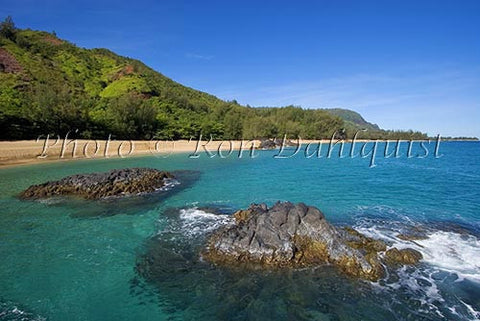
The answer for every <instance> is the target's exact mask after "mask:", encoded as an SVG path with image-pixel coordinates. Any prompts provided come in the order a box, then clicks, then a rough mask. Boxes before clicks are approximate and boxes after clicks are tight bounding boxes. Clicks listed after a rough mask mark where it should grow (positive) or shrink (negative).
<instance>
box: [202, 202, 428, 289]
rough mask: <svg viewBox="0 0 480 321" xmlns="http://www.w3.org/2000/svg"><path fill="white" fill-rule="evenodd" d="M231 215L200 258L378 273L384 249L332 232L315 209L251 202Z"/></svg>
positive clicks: (359, 236)
mask: <svg viewBox="0 0 480 321" xmlns="http://www.w3.org/2000/svg"><path fill="white" fill-rule="evenodd" d="M234 217H235V220H236V224H235V225H233V226H227V227H223V228H220V229H219V230H217V231H216V232H215V233H214V234H213V235H212V236H211V237H210V239H209V242H208V245H207V248H206V250H205V252H204V253H203V256H204V258H206V259H207V260H209V261H212V262H214V263H219V264H236V263H238V262H244V263H256V264H260V265H266V266H280V267H304V266H315V265H320V264H333V265H335V266H337V267H339V268H340V269H341V270H342V271H344V272H345V273H347V274H349V275H353V276H356V277H360V278H365V279H370V280H376V279H378V278H380V277H381V276H382V275H383V273H384V270H383V267H382V264H381V261H380V255H379V252H384V251H385V250H386V244H385V243H384V242H382V241H380V240H374V239H371V238H369V237H366V236H364V235H363V234H360V233H359V232H357V231H355V230H353V229H337V228H336V227H334V226H332V225H331V224H329V223H328V222H327V221H326V219H325V217H324V215H323V213H322V212H320V210H318V209H317V208H315V207H312V206H307V205H305V204H303V203H299V204H296V205H294V204H292V203H290V202H284V203H280V202H278V203H276V204H275V205H274V206H273V207H271V208H267V206H266V205H265V204H260V205H257V204H253V205H251V206H250V207H249V208H248V209H247V210H240V211H238V212H236V213H235V214H234ZM403 254H405V255H406V253H402V255H403ZM418 254H419V253H418ZM402 255H401V256H402ZM402 257H403V256H402ZM409 258H410V256H409ZM420 258H421V254H420ZM400 261H401V263H402V264H403V263H405V264H411V263H415V262H416V261H418V260H416V261H415V262H414V260H413V259H412V260H410V259H405V260H403V259H401V260H399V262H400Z"/></svg>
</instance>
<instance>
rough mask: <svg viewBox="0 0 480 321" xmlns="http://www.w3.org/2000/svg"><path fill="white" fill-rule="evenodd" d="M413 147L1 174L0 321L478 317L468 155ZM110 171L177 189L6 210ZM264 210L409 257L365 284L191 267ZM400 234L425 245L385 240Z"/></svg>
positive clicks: (479, 232)
mask: <svg viewBox="0 0 480 321" xmlns="http://www.w3.org/2000/svg"><path fill="white" fill-rule="evenodd" d="M348 147H349V145H347V147H346V149H347V151H346V154H348V152H349V150H348ZM428 147H429V149H430V154H429V155H428V157H426V158H417V157H412V158H407V157H406V156H405V153H406V152H407V150H406V149H407V146H406V145H404V146H402V148H401V152H402V153H403V156H402V157H400V158H389V159H383V158H382V155H381V154H382V153H383V151H379V152H378V155H377V158H376V164H377V166H376V167H373V168H370V167H369V163H370V159H369V158H360V157H356V158H353V159H352V158H350V157H345V158H339V157H338V156H336V153H334V155H333V156H332V157H331V158H330V159H327V158H325V157H323V158H317V157H312V158H305V157H304V155H303V150H302V151H301V152H300V153H299V154H298V155H296V156H295V157H291V158H287V159H275V158H273V156H274V155H275V154H277V153H278V151H259V152H257V153H258V155H259V156H258V157H256V158H254V159H252V158H250V157H247V154H245V155H244V157H243V158H240V159H239V158H238V157H235V154H234V155H231V156H230V157H228V158H224V159H223V158H220V157H218V156H217V157H213V158H209V157H207V155H205V154H201V155H200V157H199V158H197V159H190V158H189V157H188V154H176V155H172V156H170V157H168V158H161V157H154V156H145V157H135V158H124V159H119V158H116V159H98V160H78V161H75V162H71V161H68V162H56V163H45V164H38V165H32V166H20V167H12V168H5V169H1V170H0V320H62V321H63V320H479V319H480V238H479V237H480V143H478V142H443V143H442V144H441V148H440V153H441V154H443V156H442V157H441V158H435V157H434V155H433V144H431V145H429V146H428ZM380 150H381V149H380ZM287 152H288V153H291V152H292V151H291V150H289V151H287ZM288 153H287V154H288ZM417 154H422V150H421V149H420V147H419V146H414V148H413V151H412V155H417ZM125 167H154V168H158V169H163V170H169V171H177V173H178V178H179V181H180V185H178V186H176V187H175V188H174V189H173V190H171V191H168V192H160V193H158V194H154V195H150V196H141V197H134V198H131V199H127V200H107V201H100V202H93V201H80V200H68V199H67V200H65V199H56V200H48V201H22V200H19V199H18V198H17V195H18V193H19V192H20V191H22V190H23V189H25V188H27V187H28V186H29V185H31V184H36V183H41V182H44V181H47V180H53V179H59V178H61V177H64V176H66V175H71V174H76V173H88V172H98V171H106V170H109V169H113V168H125ZM277 200H288V201H292V202H304V203H306V204H309V205H314V206H317V207H319V208H320V209H321V210H322V211H323V212H324V213H325V215H326V217H327V219H329V220H330V221H331V222H333V223H334V224H337V225H344V224H348V225H353V226H354V227H355V228H357V229H359V230H360V231H361V232H363V233H366V234H368V235H371V236H374V237H379V238H382V239H385V240H386V241H388V242H389V244H391V245H395V246H399V247H407V246H408V247H414V248H416V249H418V250H419V251H421V252H422V253H423V256H424V259H423V261H422V262H421V264H420V266H418V267H410V268H400V269H399V270H397V271H395V273H392V274H391V275H388V276H387V277H386V278H385V279H383V280H381V281H379V282H376V283H371V282H365V281H358V280H353V279H350V278H348V277H345V276H342V275H340V274H338V273H337V271H335V269H333V268H331V267H322V268H318V269H307V270H300V271H242V270H235V269H225V268H219V267H214V266H211V265H209V264H207V263H205V262H203V261H202V260H201V258H199V255H198V253H199V251H200V249H201V246H202V244H203V242H204V240H205V236H206V235H208V232H209V231H212V230H213V229H215V228H216V227H218V226H220V225H221V224H228V223H229V222H230V221H231V217H230V214H231V213H232V212H233V211H234V210H236V209H239V208H244V207H247V206H248V205H249V204H250V203H254V202H257V203H258V202H265V203H267V204H268V205H272V204H273V203H274V202H276V201H277ZM411 230H421V231H423V232H425V233H427V235H428V238H427V239H426V240H421V241H416V243H415V244H414V243H411V242H407V241H402V240H400V239H398V238H397V237H396V235H397V234H398V233H400V232H404V231H411Z"/></svg>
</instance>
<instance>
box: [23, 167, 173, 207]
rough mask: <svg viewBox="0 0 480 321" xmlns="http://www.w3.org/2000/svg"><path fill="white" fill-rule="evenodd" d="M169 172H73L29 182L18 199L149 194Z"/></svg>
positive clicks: (133, 169)
mask: <svg viewBox="0 0 480 321" xmlns="http://www.w3.org/2000/svg"><path fill="white" fill-rule="evenodd" d="M172 178H173V175H172V174H170V173H168V172H163V171H159V170H156V169H152V168H126V169H114V170H111V171H109V172H105V173H92V174H77V175H72V176H67V177H64V178H62V179H60V180H58V181H51V182H46V183H43V184H39V185H32V186H30V187H29V188H27V189H26V190H25V191H23V192H22V193H21V194H20V198H24V199H38V198H48V197H52V196H59V195H75V196H80V197H83V198H87V199H100V198H105V197H110V196H120V195H135V194H140V193H150V192H153V191H155V190H156V189H158V188H161V187H163V186H164V185H165V184H166V183H167V182H168V181H169V179H172Z"/></svg>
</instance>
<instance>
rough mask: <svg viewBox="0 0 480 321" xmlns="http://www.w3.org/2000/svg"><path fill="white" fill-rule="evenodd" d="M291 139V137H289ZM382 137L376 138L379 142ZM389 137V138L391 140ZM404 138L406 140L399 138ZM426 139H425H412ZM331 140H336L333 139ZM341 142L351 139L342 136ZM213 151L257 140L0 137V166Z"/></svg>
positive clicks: (245, 146)
mask: <svg viewBox="0 0 480 321" xmlns="http://www.w3.org/2000/svg"><path fill="white" fill-rule="evenodd" d="M292 141H293V142H295V140H292ZM383 141H384V140H380V142H383ZM392 141H393V140H392ZM403 141H406V140H402V142H403ZM415 141H427V140H415ZM442 141H443V142H450V141H459V142H462V141H463V142H478V140H462V139H459V140H449V139H445V140H442ZM320 142H321V143H322V144H329V143H330V142H331V140H330V139H321V140H301V144H302V145H305V144H309V143H312V144H313V143H320ZM334 142H337V140H335V141H334ZM344 142H345V143H351V142H352V140H351V139H346V140H345V141H344ZM356 142H358V143H368V142H375V140H369V139H357V140H356ZM205 144H206V146H205V148H206V150H207V151H211V152H213V153H218V152H221V153H223V154H224V155H228V153H231V152H233V151H239V150H242V151H243V153H248V152H250V149H251V147H252V144H253V146H254V147H255V148H258V146H259V145H260V140H244V141H240V140H232V141H227V140H225V141H206V140H202V141H201V142H199V141H198V140H192V141H188V140H176V141H149V140H85V139H78V140H69V141H64V140H39V141H36V140H21V141H0V168H7V167H16V166H25V165H34V164H46V163H52V162H64V161H74V160H88V159H111V158H127V157H134V156H148V155H152V156H159V157H162V156H163V157H165V156H167V155H171V154H178V153H192V154H193V153H195V152H196V151H197V153H198V154H203V153H207V152H206V151H205V149H204V147H203V145H205Z"/></svg>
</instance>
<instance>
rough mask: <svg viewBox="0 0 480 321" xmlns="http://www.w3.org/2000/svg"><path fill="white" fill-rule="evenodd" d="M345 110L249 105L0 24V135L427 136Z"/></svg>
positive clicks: (141, 66)
mask: <svg viewBox="0 0 480 321" xmlns="http://www.w3.org/2000/svg"><path fill="white" fill-rule="evenodd" d="M352 113H353V114H355V115H358V114H356V113H354V112H351V111H348V110H324V109H316V110H314V109H308V110H306V109H302V108H300V107H293V106H289V107H282V108H252V107H245V106H241V105H239V104H238V103H237V102H236V101H223V100H221V99H218V98H217V97H215V96H212V95H210V94H207V93H204V92H200V91H198V90H194V89H192V88H189V87H186V86H183V85H181V84H179V83H177V82H175V81H173V80H171V79H169V78H167V77H165V76H164V75H162V74H161V73H159V72H157V71H155V70H153V69H151V68H149V67H148V66H146V65H145V64H143V63H142V62H140V61H138V60H135V59H131V58H126V57H121V56H119V55H116V54H115V53H113V52H111V51H109V50H107V49H84V48H79V47H77V46H75V45H74V44H72V43H69V42H68V41H65V40H62V39H59V38H58V37H57V36H56V35H55V34H54V33H48V32H43V31H33V30H29V29H26V30H22V29H17V28H15V25H14V23H13V21H12V20H11V19H10V18H7V19H6V20H5V21H4V22H3V23H2V24H1V27H0V126H1V128H2V131H1V136H0V138H1V139H32V138H36V137H37V136H38V135H41V134H43V135H45V134H60V135H65V133H67V132H68V131H74V130H77V129H78V132H76V134H75V135H76V137H79V138H106V137H107V135H109V134H112V137H113V138H128V139H150V138H159V139H167V138H168V139H180V138H187V139H188V138H190V137H192V136H194V137H197V136H198V135H199V134H200V133H202V134H203V135H204V136H210V135H212V136H213V137H214V138H215V139H241V138H244V139H250V138H261V137H275V136H283V134H287V135H289V136H291V137H295V136H297V135H299V136H301V137H302V138H310V139H314V138H327V137H331V135H332V133H334V132H335V131H340V130H342V129H346V132H345V133H346V135H347V136H350V137H351V136H352V135H353V133H354V132H355V131H356V130H358V129H360V128H367V129H368V131H367V132H365V133H362V137H364V138H366V137H370V138H372V137H375V138H387V137H388V138H396V137H399V138H407V139H410V138H422V137H425V135H423V134H421V133H418V132H416V133H413V132H391V131H384V130H380V129H379V128H378V126H376V125H372V124H370V123H368V122H366V121H365V120H363V118H362V117H361V116H360V115H358V117H359V118H358V117H357V116H355V117H352V115H353V114H352Z"/></svg>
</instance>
